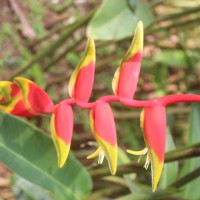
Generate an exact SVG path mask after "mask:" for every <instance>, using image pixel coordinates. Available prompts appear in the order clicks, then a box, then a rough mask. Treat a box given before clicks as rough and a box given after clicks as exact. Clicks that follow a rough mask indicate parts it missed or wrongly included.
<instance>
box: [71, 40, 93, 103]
mask: <svg viewBox="0 0 200 200" xmlns="http://www.w3.org/2000/svg"><path fill="white" fill-rule="evenodd" d="M95 60H96V55H95V44H94V41H93V39H92V38H90V39H89V40H88V44H87V47H86V50H85V53H84V55H83V58H82V59H81V60H80V62H79V63H78V65H77V67H76V69H75V70H74V72H73V74H72V76H71V79H70V81H69V87H68V88H69V95H70V97H71V98H73V99H75V100H78V101H81V102H88V100H89V98H90V95H91V92H92V87H93V82H94V72H95Z"/></svg>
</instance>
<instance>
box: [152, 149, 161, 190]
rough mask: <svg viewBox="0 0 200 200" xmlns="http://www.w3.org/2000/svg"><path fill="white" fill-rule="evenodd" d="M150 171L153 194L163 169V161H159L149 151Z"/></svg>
mask: <svg viewBox="0 0 200 200" xmlns="http://www.w3.org/2000/svg"><path fill="white" fill-rule="evenodd" d="M150 159H151V171H152V192H155V191H156V189H157V186H158V182H159V180H160V176H161V173H162V169H163V161H160V160H159V158H158V157H157V156H156V154H155V153H154V152H153V151H152V150H150Z"/></svg>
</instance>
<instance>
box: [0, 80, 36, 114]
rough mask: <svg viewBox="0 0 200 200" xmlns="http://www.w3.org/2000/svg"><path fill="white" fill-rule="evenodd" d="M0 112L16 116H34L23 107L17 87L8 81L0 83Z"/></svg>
mask: <svg viewBox="0 0 200 200" xmlns="http://www.w3.org/2000/svg"><path fill="white" fill-rule="evenodd" d="M0 110H1V111H4V112H7V113H10V114H13V115H17V116H26V117H31V116H34V114H32V113H31V112H29V110H28V109H27V107H26V106H25V103H24V101H23V96H22V93H21V90H20V88H19V87H18V85H17V84H16V83H12V82H9V81H1V82H0Z"/></svg>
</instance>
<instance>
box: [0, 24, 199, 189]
mask: <svg viewBox="0 0 200 200" xmlns="http://www.w3.org/2000/svg"><path fill="white" fill-rule="evenodd" d="M142 52H143V24H142V22H139V23H138V25H137V27H136V31H135V34H134V38H133V41H132V43H131V45H130V48H129V49H128V51H127V53H126V54H125V56H124V58H123V60H122V62H121V65H120V66H119V67H118V69H117V71H116V72H115V75H114V78H113V82H112V88H113V91H114V95H109V96H103V97H101V98H99V99H98V100H96V101H95V102H90V103H89V102H88V101H89V98H90V95H91V92H92V87H93V82H94V73H95V44H94V41H93V39H92V38H89V40H88V43H87V47H86V50H85V53H84V56H83V57H82V59H81V60H80V62H79V63H78V65H77V67H76V69H75V71H74V72H73V74H72V76H71V79H70V81H69V88H68V89H69V95H70V97H71V98H70V99H65V100H63V101H61V102H60V103H58V104H57V105H55V104H54V103H53V101H52V100H51V98H50V97H49V96H48V94H47V93H46V92H45V91H43V90H42V89H41V88H40V87H39V86H38V85H36V84H35V83H34V82H32V81H30V80H28V79H26V78H22V77H16V78H15V79H14V81H13V82H9V81H0V110H1V111H4V112H7V113H10V114H12V115H17V116H26V117H33V116H37V115H41V114H52V117H51V135H52V139H53V142H54V145H55V148H56V151H57V155H58V166H59V167H62V166H63V165H64V164H65V162H66V160H67V157H68V154H69V150H70V145H71V140H72V133H73V109H72V105H77V106H79V107H81V108H84V109H90V123H91V129H92V132H93V134H94V137H95V139H96V141H97V144H98V148H97V150H96V151H95V152H94V153H93V154H91V155H89V156H88V157H87V158H88V159H90V158H94V157H98V163H102V162H103V159H104V157H106V159H107V161H108V165H109V168H110V171H111V174H113V175H114V174H115V173H116V171H117V137H116V127H115V121H114V117H113V113H112V109H111V107H110V105H109V102H120V103H122V104H123V105H126V106H129V107H133V108H143V111H142V113H141V118H140V121H141V123H140V125H141V128H142V131H143V134H144V141H145V144H146V147H145V148H144V149H143V150H141V151H132V150H127V152H128V153H130V154H133V155H138V156H142V155H145V154H146V163H145V166H144V167H145V168H146V169H147V168H148V166H149V164H150V163H151V172H152V191H155V190H156V188H157V184H158V182H159V179H160V176H161V173H162V169H163V163H164V155H165V143H166V109H165V107H166V106H167V105H170V104H173V103H178V102H200V95H193V94H178V95H168V96H164V97H161V98H157V99H154V100H147V101H141V100H135V99H133V96H134V93H135V91H136V87H137V82H138V77H139V73H140V67H141V61H142Z"/></svg>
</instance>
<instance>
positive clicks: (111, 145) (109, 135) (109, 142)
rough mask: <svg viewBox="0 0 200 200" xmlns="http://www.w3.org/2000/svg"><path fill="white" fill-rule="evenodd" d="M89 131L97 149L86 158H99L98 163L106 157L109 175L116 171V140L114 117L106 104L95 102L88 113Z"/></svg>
mask: <svg viewBox="0 0 200 200" xmlns="http://www.w3.org/2000/svg"><path fill="white" fill-rule="evenodd" d="M90 123H91V129H92V131H93V134H94V136H95V139H96V141H97V143H98V149H97V150H96V151H95V152H94V153H93V154H91V155H90V156H88V157H87V158H88V159H90V158H94V157H97V156H99V160H98V163H99V164H101V163H102V162H103V159H104V156H105V157H106V159H107V161H108V164H109V168H110V171H111V174H112V175H114V174H115V173H116V170H117V138H116V127H115V122H114V116H113V113H112V110H111V108H110V106H109V104H108V103H105V102H101V101H97V103H96V105H95V106H94V107H93V108H92V109H91V111H90Z"/></svg>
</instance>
